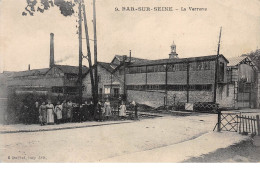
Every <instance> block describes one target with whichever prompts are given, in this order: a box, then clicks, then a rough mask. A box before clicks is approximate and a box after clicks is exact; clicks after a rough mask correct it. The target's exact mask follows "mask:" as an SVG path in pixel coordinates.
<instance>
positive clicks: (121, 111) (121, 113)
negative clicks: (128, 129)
mask: <svg viewBox="0 0 260 169" xmlns="http://www.w3.org/2000/svg"><path fill="white" fill-rule="evenodd" d="M125 116H126V106H125V103H124V102H123V103H122V105H121V106H120V108H119V117H121V118H124V117H125Z"/></svg>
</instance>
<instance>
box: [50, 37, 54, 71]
mask: <svg viewBox="0 0 260 169" xmlns="http://www.w3.org/2000/svg"><path fill="white" fill-rule="evenodd" d="M53 66H54V34H53V33H51V34H50V67H53Z"/></svg>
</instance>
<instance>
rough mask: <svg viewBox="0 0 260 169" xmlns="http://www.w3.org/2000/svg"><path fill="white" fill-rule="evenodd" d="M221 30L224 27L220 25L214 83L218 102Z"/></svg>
mask: <svg viewBox="0 0 260 169" xmlns="http://www.w3.org/2000/svg"><path fill="white" fill-rule="evenodd" d="M221 32H222V27H220V32H219V40H218V51H217V57H216V61H215V84H214V98H213V102H214V103H216V102H217V96H216V95H217V85H218V58H219V50H220V39H221Z"/></svg>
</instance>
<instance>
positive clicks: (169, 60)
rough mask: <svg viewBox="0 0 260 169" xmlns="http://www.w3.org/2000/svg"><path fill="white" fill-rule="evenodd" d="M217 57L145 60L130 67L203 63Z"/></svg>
mask: <svg viewBox="0 0 260 169" xmlns="http://www.w3.org/2000/svg"><path fill="white" fill-rule="evenodd" d="M216 57H217V55H209V56H199V57H191V58H178V59H177V58H176V59H158V60H145V61H139V62H137V63H133V64H132V65H130V66H142V65H156V64H166V63H181V62H187V61H188V62H195V61H204V60H214V59H216ZM220 57H223V58H224V59H225V60H226V61H227V62H229V61H228V60H227V59H226V58H225V57H224V56H223V55H220Z"/></svg>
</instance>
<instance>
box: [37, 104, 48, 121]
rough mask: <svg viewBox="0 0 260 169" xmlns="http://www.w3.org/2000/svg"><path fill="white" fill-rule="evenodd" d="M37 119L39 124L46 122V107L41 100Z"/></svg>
mask: <svg viewBox="0 0 260 169" xmlns="http://www.w3.org/2000/svg"><path fill="white" fill-rule="evenodd" d="M39 121H40V123H41V126H42V125H45V124H46V123H47V107H46V105H45V102H42V105H41V106H40V107H39Z"/></svg>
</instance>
